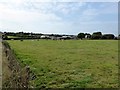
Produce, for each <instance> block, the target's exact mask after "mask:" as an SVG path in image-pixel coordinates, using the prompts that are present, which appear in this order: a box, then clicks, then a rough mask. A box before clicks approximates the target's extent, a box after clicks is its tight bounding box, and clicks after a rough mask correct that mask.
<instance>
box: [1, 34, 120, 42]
mask: <svg viewBox="0 0 120 90" xmlns="http://www.w3.org/2000/svg"><path fill="white" fill-rule="evenodd" d="M42 35H47V36H48V37H62V36H66V37H67V38H70V37H76V39H81V40H82V39H120V35H118V36H117V37H115V35H114V34H102V32H93V34H90V33H78V35H60V34H42V33H25V32H16V33H14V32H4V35H3V36H2V38H3V39H5V40H11V38H12V37H11V38H10V36H14V37H17V38H14V39H15V40H19V39H40V38H41V36H42ZM8 37H9V38H8Z"/></svg>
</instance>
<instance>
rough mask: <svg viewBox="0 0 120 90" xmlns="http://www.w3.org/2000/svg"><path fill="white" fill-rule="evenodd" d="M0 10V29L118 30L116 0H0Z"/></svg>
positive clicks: (33, 30) (104, 32)
mask: <svg viewBox="0 0 120 90" xmlns="http://www.w3.org/2000/svg"><path fill="white" fill-rule="evenodd" d="M104 1H105V0H104ZM0 12H1V13H0V29H1V30H2V31H11V32H20V31H24V32H36V33H57V34H75V35H77V34H78V33H79V32H85V33H91V34H92V33H93V32H96V31H101V32H103V34H106V33H113V34H115V35H117V34H118V2H102V1H101V2H95V1H94V2H79V1H77V0H76V2H73V1H69V2H64V1H62V2H60V1H57V0H54V2H53V1H50V0H48V1H47V2H40V0H39V1H38V0H37V1H35V0H34V1H32V0H11V1H9V0H6V1H5V0H1V1H0Z"/></svg>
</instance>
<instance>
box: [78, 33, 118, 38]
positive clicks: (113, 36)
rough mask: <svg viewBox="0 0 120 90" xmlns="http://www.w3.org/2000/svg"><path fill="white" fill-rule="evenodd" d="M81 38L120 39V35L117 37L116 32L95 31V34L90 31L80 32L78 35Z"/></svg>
mask: <svg viewBox="0 0 120 90" xmlns="http://www.w3.org/2000/svg"><path fill="white" fill-rule="evenodd" d="M77 37H78V38H80V39H84V38H87V39H120V35H119V36H118V37H115V35H114V34H102V32H94V33H93V34H89V33H79V34H78V35H77Z"/></svg>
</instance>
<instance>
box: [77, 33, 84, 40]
mask: <svg viewBox="0 0 120 90" xmlns="http://www.w3.org/2000/svg"><path fill="white" fill-rule="evenodd" d="M77 37H78V38H80V39H83V38H85V34H84V33H79V34H78V35H77Z"/></svg>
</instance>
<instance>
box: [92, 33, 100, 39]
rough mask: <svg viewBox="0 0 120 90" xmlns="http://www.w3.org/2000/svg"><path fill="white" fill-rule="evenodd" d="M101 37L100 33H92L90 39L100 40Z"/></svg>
mask: <svg viewBox="0 0 120 90" xmlns="http://www.w3.org/2000/svg"><path fill="white" fill-rule="evenodd" d="M101 37H102V33H101V32H94V33H93V34H92V37H91V38H92V39H101Z"/></svg>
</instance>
